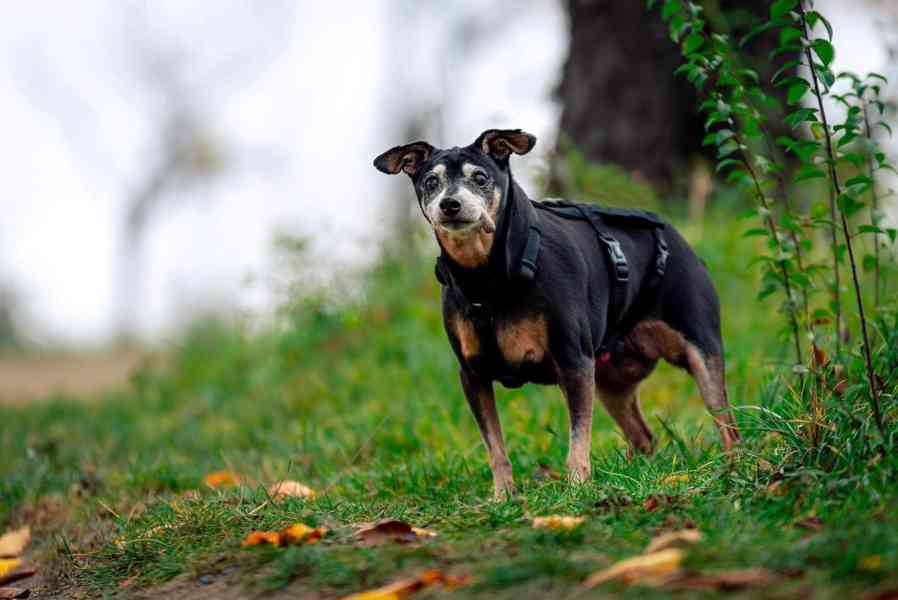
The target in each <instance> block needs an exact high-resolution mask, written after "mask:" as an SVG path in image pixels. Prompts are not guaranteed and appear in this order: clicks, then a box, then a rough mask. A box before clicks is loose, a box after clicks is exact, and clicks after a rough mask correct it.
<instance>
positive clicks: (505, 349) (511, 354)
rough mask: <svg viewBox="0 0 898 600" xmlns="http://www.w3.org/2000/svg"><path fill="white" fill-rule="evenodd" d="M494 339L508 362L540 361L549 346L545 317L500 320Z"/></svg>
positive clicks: (513, 363) (512, 363)
mask: <svg viewBox="0 0 898 600" xmlns="http://www.w3.org/2000/svg"><path fill="white" fill-rule="evenodd" d="M496 341H497V343H498V344H499V349H500V350H501V352H502V356H503V357H504V358H505V360H506V361H507V362H508V364H510V365H519V364H521V363H522V362H524V361H528V362H533V363H540V362H542V360H543V358H545V356H546V352H547V351H548V348H549V330H548V326H547V324H546V319H545V318H544V317H542V316H537V317H528V318H524V319H518V320H511V321H502V322H500V323H499V324H498V326H497V328H496Z"/></svg>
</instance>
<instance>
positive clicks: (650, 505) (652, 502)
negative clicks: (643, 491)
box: [642, 496, 661, 512]
mask: <svg viewBox="0 0 898 600" xmlns="http://www.w3.org/2000/svg"><path fill="white" fill-rule="evenodd" d="M660 505H661V502H660V501H659V500H658V496H649V497H648V498H646V499H645V501H644V502H643V503H642V508H644V509H645V510H646V512H655V511H656V510H658V507H659V506H660Z"/></svg>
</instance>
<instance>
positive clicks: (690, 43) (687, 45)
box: [683, 33, 822, 60]
mask: <svg viewBox="0 0 898 600" xmlns="http://www.w3.org/2000/svg"><path fill="white" fill-rule="evenodd" d="M704 43H705V38H704V36H702V34H700V33H692V34H690V35H689V36H688V37H687V38H686V40H685V41H684V42H683V54H686V55H689V54H692V53H693V52H695V51H696V50H698V49H699V48H701V47H702V44H704ZM821 60H822V59H821Z"/></svg>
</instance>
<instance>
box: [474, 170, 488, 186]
mask: <svg viewBox="0 0 898 600" xmlns="http://www.w3.org/2000/svg"><path fill="white" fill-rule="evenodd" d="M471 179H473V180H474V183H476V184H477V185H479V186H480V187H483V186H485V185H486V184H487V182H488V181H489V178H488V177H487V176H486V174H485V173H482V172H480V171H478V172H476V173H474V175H473V176H472V177H471Z"/></svg>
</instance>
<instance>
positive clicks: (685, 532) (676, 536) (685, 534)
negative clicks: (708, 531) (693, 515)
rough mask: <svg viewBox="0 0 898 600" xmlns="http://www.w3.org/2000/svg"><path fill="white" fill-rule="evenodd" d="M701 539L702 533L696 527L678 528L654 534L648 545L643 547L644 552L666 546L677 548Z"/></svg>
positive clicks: (695, 542)
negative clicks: (657, 534) (677, 529)
mask: <svg viewBox="0 0 898 600" xmlns="http://www.w3.org/2000/svg"><path fill="white" fill-rule="evenodd" d="M701 540H702V533H701V532H700V531H699V530H698V529H680V530H679V531H669V532H667V533H662V534H661V535H659V536H655V537H654V538H653V539H652V541H651V542H649V545H648V547H647V548H646V549H645V553H646V554H652V553H654V552H660V551H661V550H667V549H668V548H679V547H682V546H688V545H690V544H697V543H698V542H700V541H701Z"/></svg>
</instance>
